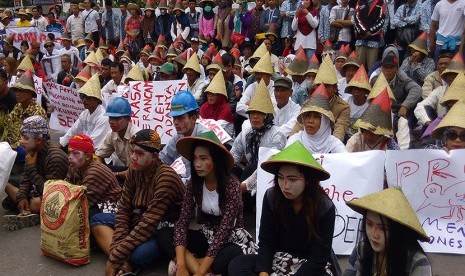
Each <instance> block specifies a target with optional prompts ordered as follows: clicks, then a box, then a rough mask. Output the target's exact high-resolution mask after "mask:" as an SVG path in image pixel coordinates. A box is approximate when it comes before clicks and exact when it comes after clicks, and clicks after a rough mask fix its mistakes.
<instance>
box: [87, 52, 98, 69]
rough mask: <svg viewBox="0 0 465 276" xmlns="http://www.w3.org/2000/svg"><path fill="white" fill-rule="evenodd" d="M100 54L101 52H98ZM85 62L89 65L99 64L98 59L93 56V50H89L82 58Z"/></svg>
mask: <svg viewBox="0 0 465 276" xmlns="http://www.w3.org/2000/svg"><path fill="white" fill-rule="evenodd" d="M100 54H101V53H100ZM84 63H85V64H89V65H90V66H91V67H92V66H99V65H98V60H97V57H96V56H95V53H94V52H90V54H89V55H88V56H87V57H86V59H85V60H84Z"/></svg>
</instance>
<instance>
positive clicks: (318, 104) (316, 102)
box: [297, 83, 335, 124]
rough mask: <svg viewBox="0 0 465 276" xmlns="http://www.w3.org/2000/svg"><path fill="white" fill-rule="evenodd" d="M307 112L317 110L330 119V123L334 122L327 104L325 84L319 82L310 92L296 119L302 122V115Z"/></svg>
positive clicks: (327, 96)
mask: <svg viewBox="0 0 465 276" xmlns="http://www.w3.org/2000/svg"><path fill="white" fill-rule="evenodd" d="M308 112H318V113H320V114H323V115H325V116H326V117H328V119H329V120H330V121H331V124H334V122H335V120H334V115H333V112H332V111H331V106H330V104H329V95H328V92H327V91H326V88H325V84H324V83H322V84H320V85H319V86H318V87H317V88H316V89H315V91H314V92H313V93H312V95H311V96H310V98H309V99H308V101H306V102H305V104H304V106H302V109H301V110H300V113H299V116H297V121H298V122H299V123H301V124H302V123H303V120H304V115H305V113H308Z"/></svg>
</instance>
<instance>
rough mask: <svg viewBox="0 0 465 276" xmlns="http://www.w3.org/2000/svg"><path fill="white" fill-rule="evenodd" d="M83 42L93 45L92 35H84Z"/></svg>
mask: <svg viewBox="0 0 465 276" xmlns="http://www.w3.org/2000/svg"><path fill="white" fill-rule="evenodd" d="M84 41H89V42H92V43H94V40H93V39H92V33H89V34H88V35H86V37H85V38H84Z"/></svg>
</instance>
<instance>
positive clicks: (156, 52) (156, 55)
mask: <svg viewBox="0 0 465 276" xmlns="http://www.w3.org/2000/svg"><path fill="white" fill-rule="evenodd" d="M152 58H153V59H156V60H158V61H159V62H161V63H165V60H164V59H163V58H162V56H161V54H160V50H159V49H158V48H155V50H153V52H152V54H151V55H150V56H149V60H150V59H152Z"/></svg>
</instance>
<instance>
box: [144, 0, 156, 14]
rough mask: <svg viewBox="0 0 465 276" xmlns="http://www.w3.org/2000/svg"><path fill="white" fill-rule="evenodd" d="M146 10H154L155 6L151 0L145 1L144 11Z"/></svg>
mask: <svg viewBox="0 0 465 276" xmlns="http://www.w3.org/2000/svg"><path fill="white" fill-rule="evenodd" d="M146 10H150V11H154V10H155V6H154V5H153V2H152V0H147V3H145V8H144V12H145V11H146Z"/></svg>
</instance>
